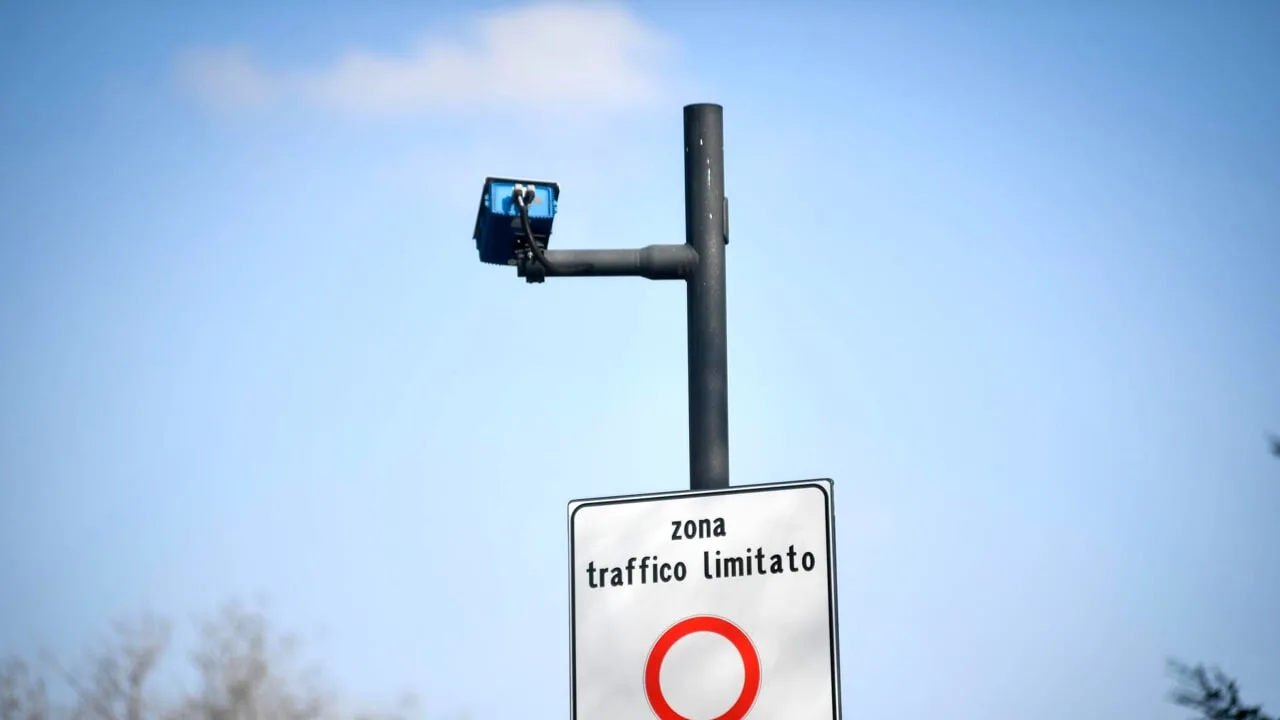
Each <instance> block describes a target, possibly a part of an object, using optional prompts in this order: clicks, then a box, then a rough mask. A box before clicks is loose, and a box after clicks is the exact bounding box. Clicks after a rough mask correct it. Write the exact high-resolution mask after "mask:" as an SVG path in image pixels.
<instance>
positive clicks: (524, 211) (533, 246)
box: [516, 187, 592, 275]
mask: <svg viewBox="0 0 1280 720" xmlns="http://www.w3.org/2000/svg"><path fill="white" fill-rule="evenodd" d="M527 192H528V193H529V194H530V195H533V194H534V190H533V188H532V187H530V188H528V190H527ZM516 207H517V208H518V209H519V211H520V229H522V230H524V236H525V237H526V238H527V239H528V240H529V249H530V250H531V251H532V252H533V256H534V258H536V259H537V261H538V263H539V264H540V265H542V267H544V268H546V270H547V272H555V273H557V274H561V275H565V274H573V273H580V272H589V271H590V270H591V268H592V266H591V264H590V263H582V264H580V265H570V266H568V267H560V266H559V265H552V264H551V263H550V262H549V261H548V260H547V256H546V254H545V253H543V252H542V247H541V246H539V245H538V241H537V240H536V239H534V237H533V226H532V225H531V224H530V223H529V204H528V203H527V202H525V199H524V197H523V194H522V193H520V192H519V191H517V192H516Z"/></svg>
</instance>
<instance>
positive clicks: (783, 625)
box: [569, 480, 840, 720]
mask: <svg viewBox="0 0 1280 720" xmlns="http://www.w3.org/2000/svg"><path fill="white" fill-rule="evenodd" d="M831 492H832V485H831V481H830V480H805V481H801V482H791V483H779V484H772V485H748V486H740V487H734V488H729V489H727V490H709V491H697V492H680V493H665V494H657V495H639V496H632V497H618V498H603V499H598V500H579V501H574V502H571V503H569V556H570V581H569V603H570V608H571V610H570V615H571V619H570V633H571V646H570V654H571V657H572V663H573V669H572V672H573V680H572V691H571V692H572V698H571V701H570V703H571V718H572V719H573V720H654V719H655V718H656V719H657V720H745V719H748V718H749V719H751V720H839V718H840V680H839V677H840V675H839V658H838V656H839V647H838V643H837V638H838V632H837V623H836V564H835V512H834V506H833V502H832V495H831Z"/></svg>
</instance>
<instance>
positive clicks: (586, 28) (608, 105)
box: [179, 2, 672, 116]
mask: <svg viewBox="0 0 1280 720" xmlns="http://www.w3.org/2000/svg"><path fill="white" fill-rule="evenodd" d="M671 49H672V43H671V42H670V40H668V39H667V38H666V37H665V36H663V35H662V34H660V33H659V32H657V31H656V30H654V29H653V28H651V27H648V26H647V25H645V24H644V23H643V22H642V21H641V20H640V19H639V18H637V17H636V16H634V15H632V14H631V13H630V12H628V11H627V10H626V9H625V8H624V7H622V6H621V5H617V4H613V3H611V2H592V3H587V2H554V3H544V4H535V5H527V6H523V7H518V8H512V9H506V10H501V11H497V12H493V13H490V14H487V15H484V16H482V17H480V18H478V20H477V22H476V27H475V32H474V33H473V36H472V37H471V38H470V39H469V41H468V42H459V41H457V40H454V39H448V38H445V37H441V36H429V37H427V38H426V39H424V40H423V41H422V42H421V43H420V44H419V45H418V46H417V48H416V49H415V50H414V51H413V52H411V53H407V54H404V55H401V56H395V55H386V54H380V53H376V52H372V51H369V50H362V49H353V50H349V51H347V52H346V53H345V54H343V55H342V56H341V57H339V58H338V59H337V60H336V62H334V63H333V64H332V65H330V66H328V67H323V68H319V69H314V70H304V71H301V72H289V73H286V72H278V71H273V70H269V69H264V68H262V67H260V66H257V65H255V64H254V63H253V62H252V61H251V60H250V58H249V56H248V54H247V53H246V52H244V51H243V50H239V49H232V50H224V51H212V52H211V51H201V52H195V53H189V54H187V55H185V56H184V57H183V58H182V59H181V62H180V66H179V67H180V70H181V78H182V80H183V81H184V84H185V85H186V87H187V88H188V89H190V90H191V91H193V92H195V93H196V94H197V95H198V96H199V97H200V98H202V99H203V100H205V101H207V102H209V103H211V104H212V105H214V106H215V107H223V108H226V107H242V108H247V107H260V106H262V105H264V104H265V103H267V102H270V101H272V100H279V99H287V100H290V101H293V102H299V103H302V104H304V105H307V106H310V107H316V108H323V109H326V110H331V111H339V112H344V113H351V114H359V115H398V116H406V115H407V116H416V115H425V114H433V113H451V114H452V113H464V112H474V111H477V110H481V111H482V110H486V109H506V108H518V109H528V110H546V109H624V110H625V109H632V108H636V107H643V106H648V105H652V104H654V103H655V102H658V101H661V100H664V99H666V97H665V95H666V94H667V92H668V90H669V88H668V87H667V83H666V82H665V80H664V77H663V74H662V72H661V70H660V68H661V67H662V65H663V63H664V61H665V60H667V59H668V58H669V53H670V51H671Z"/></svg>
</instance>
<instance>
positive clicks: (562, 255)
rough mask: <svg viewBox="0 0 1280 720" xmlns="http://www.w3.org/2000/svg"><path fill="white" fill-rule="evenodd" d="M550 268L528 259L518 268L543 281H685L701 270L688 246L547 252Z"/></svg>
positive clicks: (520, 271)
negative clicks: (618, 278) (567, 278)
mask: <svg viewBox="0 0 1280 720" xmlns="http://www.w3.org/2000/svg"><path fill="white" fill-rule="evenodd" d="M543 255H544V256H545V257H546V259H547V263H548V264H547V266H546V267H544V266H543V265H542V263H540V262H538V260H537V259H535V258H529V259H527V260H525V261H524V262H522V263H520V264H519V265H518V266H517V270H518V272H519V275H520V277H522V278H527V279H528V280H529V282H541V281H542V279H543V278H548V277H642V278H648V279H650V280H683V279H685V278H689V277H692V276H693V273H694V271H695V270H696V269H697V267H698V253H697V252H695V251H694V249H693V248H691V247H689V246H688V245H650V246H648V247H644V248H638V249H634V250H545V251H543Z"/></svg>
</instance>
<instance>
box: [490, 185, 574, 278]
mask: <svg viewBox="0 0 1280 720" xmlns="http://www.w3.org/2000/svg"><path fill="white" fill-rule="evenodd" d="M517 187H520V188H522V189H528V188H532V189H533V199H532V200H531V201H529V202H528V209H529V227H530V229H531V230H532V231H533V237H532V238H528V237H525V232H524V229H523V228H522V227H521V222H520V208H519V206H518V205H517V204H516V200H515V193H516V188H517ZM559 201H560V186H559V185H558V184H556V183H553V182H546V181H543V180H516V179H513V178H499V177H490V178H485V181H484V191H483V193H482V194H481V195H480V209H479V211H478V212H477V213H476V228H475V232H474V234H473V235H472V237H473V239H474V240H475V241H476V252H478V253H479V254H480V261H481V262H484V263H489V264H491V265H516V264H517V263H518V256H519V255H520V254H522V253H526V252H528V251H529V250H530V247H529V243H531V242H536V243H538V246H539V247H541V248H543V249H545V248H546V247H547V243H548V241H549V240H550V238H551V226H552V223H553V222H554V221H555V219H556V206H557V205H558V204H559Z"/></svg>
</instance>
